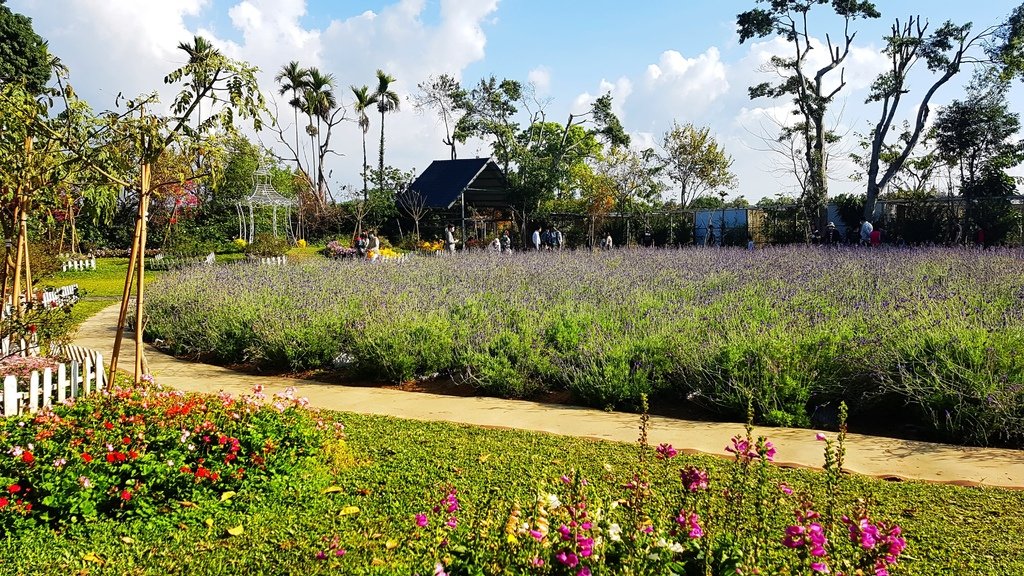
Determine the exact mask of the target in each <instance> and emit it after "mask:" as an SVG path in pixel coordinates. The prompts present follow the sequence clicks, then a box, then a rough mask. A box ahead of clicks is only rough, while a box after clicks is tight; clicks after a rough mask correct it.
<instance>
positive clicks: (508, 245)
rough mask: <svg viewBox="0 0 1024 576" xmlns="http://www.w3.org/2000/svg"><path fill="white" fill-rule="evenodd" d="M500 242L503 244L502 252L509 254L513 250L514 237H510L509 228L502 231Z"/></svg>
mask: <svg viewBox="0 0 1024 576" xmlns="http://www.w3.org/2000/svg"><path fill="white" fill-rule="evenodd" d="M498 242H499V244H500V245H501V252H502V253H503V254H507V253H509V252H511V251H512V238H510V237H509V235H508V230H505V231H504V232H502V233H501V238H500V239H499V241H498Z"/></svg>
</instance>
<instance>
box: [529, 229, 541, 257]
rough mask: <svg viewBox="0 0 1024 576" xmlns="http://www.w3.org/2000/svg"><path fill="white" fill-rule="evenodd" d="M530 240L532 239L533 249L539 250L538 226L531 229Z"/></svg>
mask: <svg viewBox="0 0 1024 576" xmlns="http://www.w3.org/2000/svg"><path fill="white" fill-rule="evenodd" d="M531 240H533V249H534V250H536V251H538V252H540V228H537V229H536V230H534V231H533V237H532V238H531Z"/></svg>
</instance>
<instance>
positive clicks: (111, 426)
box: [103, 422, 114, 430]
mask: <svg viewBox="0 0 1024 576" xmlns="http://www.w3.org/2000/svg"><path fill="white" fill-rule="evenodd" d="M103 427H104V428H106V429H107V430H113V429H114V425H113V424H111V423H110V422H104V423H103Z"/></svg>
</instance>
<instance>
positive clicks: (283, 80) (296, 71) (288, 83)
mask: <svg viewBox="0 0 1024 576" xmlns="http://www.w3.org/2000/svg"><path fill="white" fill-rule="evenodd" d="M274 81H275V82H279V83H280V84H281V87H280V88H279V89H278V94H280V95H282V96H284V94H285V93H286V92H291V93H292V99H291V100H289V101H288V105H289V106H291V107H292V112H293V116H294V118H295V155H296V156H298V155H299V108H301V107H302V104H303V102H302V99H301V98H299V93H300V92H302V91H303V90H305V89H306V84H307V83H308V81H309V70H307V69H306V68H303V67H301V66H299V63H298V62H297V61H295V60H292V61H291V62H289V63H288V64H287V65H285V66H282V67H281V71H280V72H278V73H277V76H274Z"/></svg>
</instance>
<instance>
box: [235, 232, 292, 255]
mask: <svg viewBox="0 0 1024 576" xmlns="http://www.w3.org/2000/svg"><path fill="white" fill-rule="evenodd" d="M289 248H290V246H289V244H288V239H287V238H284V237H275V236H274V235H272V234H257V235H256V236H255V237H254V238H253V240H252V243H250V244H249V245H248V246H246V247H245V253H246V254H248V255H251V256H263V257H271V256H282V255H284V254H286V253H287V252H288V249H289Z"/></svg>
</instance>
